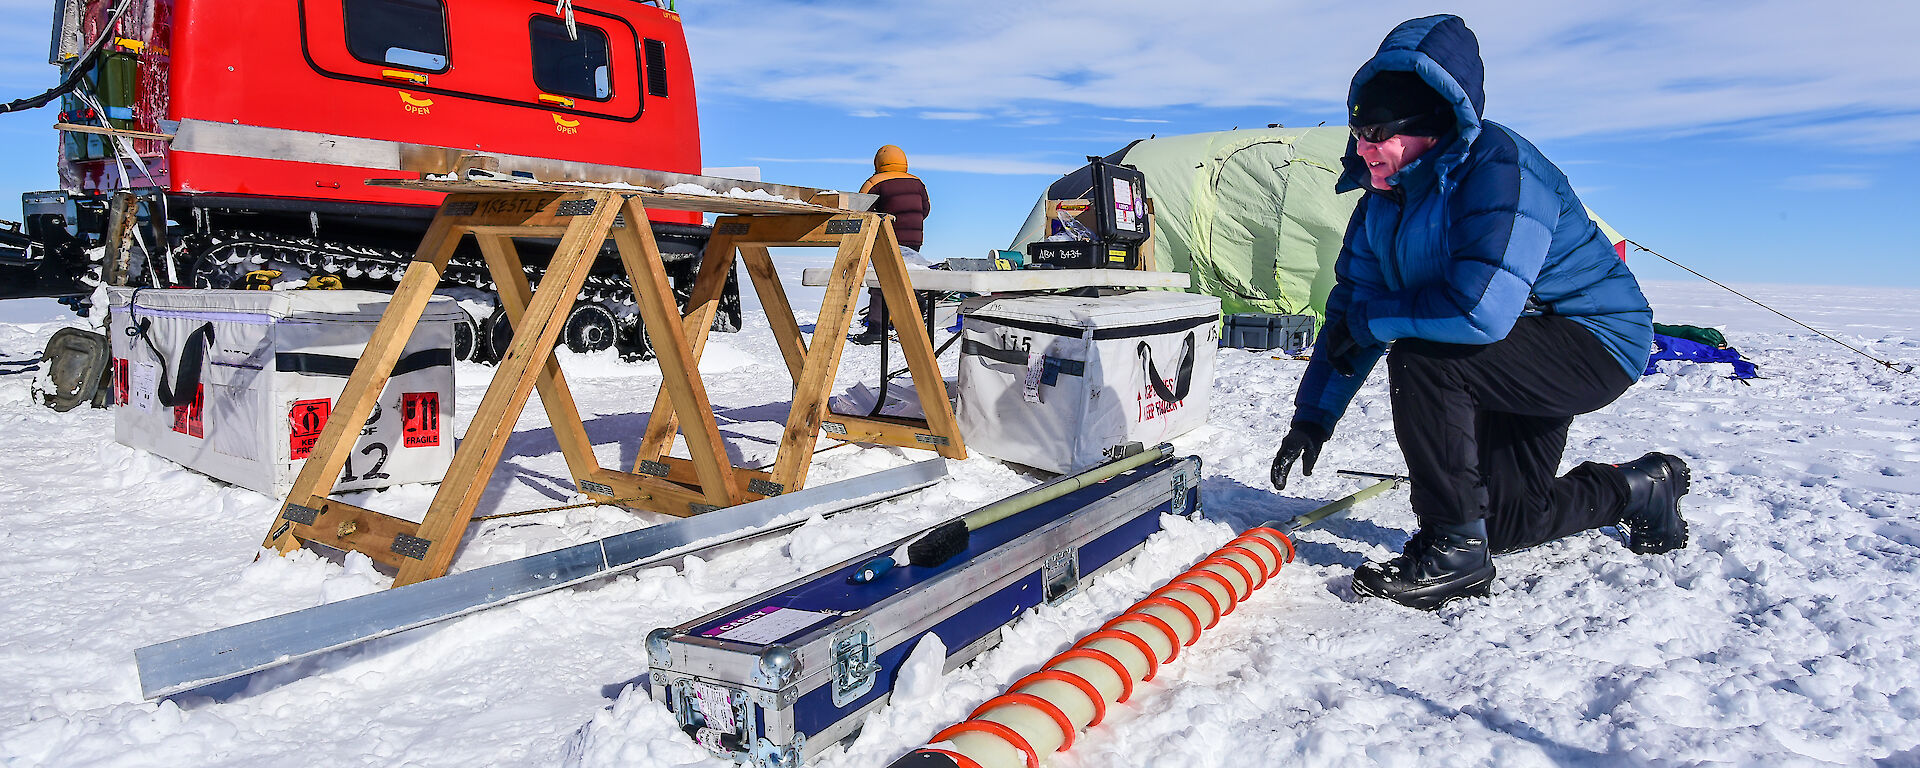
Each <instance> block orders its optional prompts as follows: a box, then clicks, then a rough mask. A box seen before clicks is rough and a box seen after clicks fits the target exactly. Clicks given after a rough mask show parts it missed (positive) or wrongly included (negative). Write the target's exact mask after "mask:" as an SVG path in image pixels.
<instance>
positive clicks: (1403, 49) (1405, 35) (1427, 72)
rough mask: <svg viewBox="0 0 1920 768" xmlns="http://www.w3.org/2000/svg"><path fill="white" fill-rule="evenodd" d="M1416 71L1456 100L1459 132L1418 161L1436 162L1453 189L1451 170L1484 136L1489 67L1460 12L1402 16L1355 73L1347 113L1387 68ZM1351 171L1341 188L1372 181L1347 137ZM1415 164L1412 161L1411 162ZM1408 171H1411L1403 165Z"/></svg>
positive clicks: (1453, 102) (1450, 100) (1436, 170)
mask: <svg viewBox="0 0 1920 768" xmlns="http://www.w3.org/2000/svg"><path fill="white" fill-rule="evenodd" d="M1388 71H1398V72H1412V73H1414V74H1416V75H1419V76H1420V79H1421V80H1423V81H1425V82H1426V84H1427V85H1428V86H1429V87H1431V88H1433V90H1434V91H1435V92H1437V93H1439V94H1440V96H1441V97H1442V98H1445V99H1446V100H1447V102H1448V103H1449V104H1451V105H1453V116H1454V123H1455V128H1456V130H1457V132H1458V136H1457V138H1456V139H1454V140H1453V141H1452V142H1450V143H1448V144H1445V145H1442V146H1439V147H1435V148H1434V150H1433V152H1437V153H1439V154H1438V155H1431V154H1430V155H1428V156H1424V157H1421V158H1420V160H1418V161H1415V164H1416V165H1420V164H1426V163H1431V164H1432V167H1433V170H1434V173H1435V174H1437V175H1438V177H1439V179H1440V184H1441V188H1442V190H1443V191H1444V190H1446V189H1450V188H1451V185H1450V184H1449V183H1448V182H1447V175H1448V172H1449V171H1452V170H1453V169H1454V168H1455V167H1457V166H1459V165H1460V162H1461V161H1462V160H1464V159H1466V155H1467V148H1468V147H1470V146H1472V145H1473V140H1474V139H1475V138H1478V137H1479V136H1480V121H1481V118H1482V117H1483V115H1484V113H1485V111H1486V105H1487V96H1486V89H1485V80H1486V68H1485V67H1484V65H1482V64H1481V61H1480V41H1479V39H1477V38H1475V37H1474V35H1473V30H1471V29H1468V28H1467V23H1466V22H1465V21H1461V20H1460V17H1458V16H1451V15H1445V14H1443V15H1439V16H1427V17H1425V18H1419V19H1413V20H1411V21H1405V22H1401V23H1400V26H1397V27H1394V28H1393V31H1392V32H1389V33H1387V38H1386V39H1385V40H1382V41H1380V50H1378V51H1376V52H1375V53H1374V54H1373V58H1371V59H1368V60H1367V63H1365V64H1362V65H1360V69H1359V71H1357V72H1354V73H1353V82H1352V83H1351V84H1349V85H1348V88H1347V114H1349V115H1352V114H1353V113H1354V111H1355V110H1356V108H1357V107H1358V101H1359V94H1360V86H1362V85H1365V84H1366V82H1367V81H1368V80H1372V79H1373V77H1374V76H1375V75H1377V74H1379V73H1381V72H1388ZM1345 165H1346V173H1344V174H1342V175H1341V177H1340V181H1339V183H1338V185H1337V187H1336V188H1337V189H1339V190H1340V191H1343V192H1344V191H1346V190H1350V189H1363V188H1365V187H1366V184H1365V182H1366V180H1367V170H1366V164H1365V163H1362V162H1360V159H1359V158H1358V157H1357V156H1355V154H1354V141H1353V139H1352V138H1348V139H1347V156H1346V158H1345ZM1411 167H1412V166H1409V168H1411ZM1402 172H1403V173H1404V172H1405V171H1402Z"/></svg>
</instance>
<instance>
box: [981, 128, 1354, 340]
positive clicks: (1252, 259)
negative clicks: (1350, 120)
mask: <svg viewBox="0 0 1920 768" xmlns="http://www.w3.org/2000/svg"><path fill="white" fill-rule="evenodd" d="M1346 149H1347V129H1346V128H1345V127H1344V126H1342V127H1337V128H1334V127H1328V128H1264V129H1256V130H1236V131H1219V132H1215V133H1196V134H1189V135H1186V136H1166V137H1160V138H1151V139H1142V140H1140V141H1136V142H1134V143H1133V144H1131V145H1129V146H1127V147H1126V148H1125V149H1122V150H1120V151H1119V152H1116V153H1114V154H1113V155H1110V156H1108V157H1107V160H1109V161H1112V162H1120V163H1125V164H1127V165H1131V166H1133V167H1135V168H1138V169H1140V170H1141V172H1143V173H1145V174H1146V177H1147V195H1148V197H1150V198H1152V200H1153V211H1154V227H1153V236H1154V259H1155V261H1156V266H1157V268H1158V269H1163V270H1170V271H1175V272H1186V273H1188V274H1191V275H1193V276H1194V283H1193V289H1194V290H1195V291H1197V292H1201V293H1208V294H1212V295H1214V296H1218V297H1220V299H1221V302H1222V305H1223V309H1224V310H1225V311H1226V312H1227V313H1229V314H1232V313H1239V312H1270V313H1278V314H1295V313H1303V312H1312V313H1314V314H1320V313H1322V312H1323V311H1324V309H1325V307H1326V300H1327V292H1328V291H1330V290H1332V288H1333V261H1334V259H1335V258H1337V257H1338V256H1339V255H1340V240H1341V236H1342V235H1343V234H1345V232H1346V228H1347V219H1348V218H1349V217H1351V216H1352V214H1353V206H1354V205H1355V204H1357V203H1358V202H1359V200H1360V194H1359V193H1358V192H1350V193H1347V194H1344V195H1336V194H1334V193H1333V182H1334V179H1335V178H1336V177H1337V176H1339V173H1340V170H1339V169H1340V156H1341V154H1343V153H1344V152H1346ZM1076 177H1078V178H1076ZM1090 178H1091V174H1090V173H1087V172H1086V169H1082V170H1081V171H1076V172H1075V173H1072V174H1068V175H1067V176H1066V177H1065V178H1063V179H1061V180H1060V181H1058V182H1055V183H1054V184H1053V185H1052V186H1051V187H1049V189H1048V192H1047V194H1046V195H1044V196H1042V202H1041V203H1036V204H1035V206H1034V210H1033V213H1032V214H1030V215H1029V216H1028V217H1027V222H1026V223H1025V224H1024V225H1023V226H1022V227H1021V228H1020V234H1019V235H1018V236H1016V237H1015V238H1014V243H1013V246H1012V247H1013V249H1014V250H1021V251H1024V250H1025V248H1026V244H1027V243H1029V242H1032V241H1034V240H1039V239H1041V238H1043V237H1044V236H1045V234H1046V230H1045V225H1046V222H1045V220H1044V218H1045V215H1046V214H1045V205H1044V201H1045V200H1046V199H1055V200H1063V199H1073V198H1076V197H1083V196H1085V192H1084V191H1083V190H1084V189H1086V188H1090V187H1091V183H1090V181H1089V179H1090ZM1076 184H1077V186H1078V188H1076Z"/></svg>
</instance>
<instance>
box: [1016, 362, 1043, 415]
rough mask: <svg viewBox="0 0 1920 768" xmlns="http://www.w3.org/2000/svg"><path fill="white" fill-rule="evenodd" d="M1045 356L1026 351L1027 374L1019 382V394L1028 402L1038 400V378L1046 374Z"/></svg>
mask: <svg viewBox="0 0 1920 768" xmlns="http://www.w3.org/2000/svg"><path fill="white" fill-rule="evenodd" d="M1046 372H1047V358H1046V356H1045V355H1041V354H1039V353H1037V352H1028V353H1027V375H1026V377H1025V378H1023V379H1022V380H1021V382H1020V384H1021V386H1020V396H1021V397H1022V398H1023V399H1025V400H1026V401H1027V402H1029V403H1037V402H1040V379H1041V378H1042V377H1044V376H1045V375H1046Z"/></svg>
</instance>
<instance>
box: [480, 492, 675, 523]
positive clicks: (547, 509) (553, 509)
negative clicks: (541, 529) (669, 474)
mask: <svg viewBox="0 0 1920 768" xmlns="http://www.w3.org/2000/svg"><path fill="white" fill-rule="evenodd" d="M647 498H651V497H648V496H635V497H633V498H630V499H614V500H612V501H587V502H582V503H579V504H563V505H561V506H558V507H541V508H540V509H527V510H521V511H519V512H501V513H500V514H497V515H481V516H479V517H475V518H472V519H470V520H468V521H467V522H468V524H472V523H477V522H480V521H482V520H498V519H500V518H503V517H520V516H523V515H538V514H542V513H546V512H559V511H560V510H563V509H579V508H581V507H611V506H616V505H620V504H625V503H627V502H629V501H641V500H643V499H647Z"/></svg>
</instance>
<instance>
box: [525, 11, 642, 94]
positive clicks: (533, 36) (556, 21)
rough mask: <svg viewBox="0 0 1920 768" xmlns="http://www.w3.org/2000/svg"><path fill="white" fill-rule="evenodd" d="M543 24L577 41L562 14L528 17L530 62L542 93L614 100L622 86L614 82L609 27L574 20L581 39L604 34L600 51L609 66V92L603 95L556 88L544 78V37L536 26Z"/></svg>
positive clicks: (583, 40) (560, 35) (602, 64)
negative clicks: (618, 86) (542, 42)
mask: <svg viewBox="0 0 1920 768" xmlns="http://www.w3.org/2000/svg"><path fill="white" fill-rule="evenodd" d="M541 24H547V25H551V26H553V27H555V28H557V30H558V32H559V34H558V38H559V39H561V40H566V41H567V42H569V43H571V42H575V41H573V40H568V39H567V37H566V34H567V22H566V20H565V19H562V18H560V17H558V16H548V15H545V14H534V15H533V16H531V17H529V18H528V20H527V45H528V51H527V58H528V62H527V63H528V64H529V65H530V70H531V74H532V75H533V87H535V88H537V89H539V90H540V92H541V93H547V94H553V95H555V96H565V97H568V98H573V99H585V100H587V101H594V102H600V103H606V102H610V101H613V99H614V97H615V96H616V95H617V94H619V92H620V90H619V89H618V88H616V87H614V85H615V84H614V76H613V36H612V35H610V34H608V33H607V30H606V29H605V28H602V27H598V26H595V25H592V24H588V23H585V22H582V21H578V20H575V21H574V24H573V26H574V29H575V30H576V31H577V32H578V33H579V35H580V40H579V42H582V43H584V42H585V41H586V40H587V38H588V35H590V34H592V35H599V36H600V55H601V57H602V58H601V66H603V67H606V68H607V95H605V96H600V95H597V94H592V93H587V94H582V93H576V92H571V91H567V90H563V89H559V88H552V87H549V86H550V85H551V84H550V83H544V82H541V75H540V50H539V46H540V40H541V39H542V38H541V37H540V35H539V32H538V30H537V29H536V27H537V26H538V25H541ZM552 37H554V36H553V35H549V36H548V39H551V38H552Z"/></svg>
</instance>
